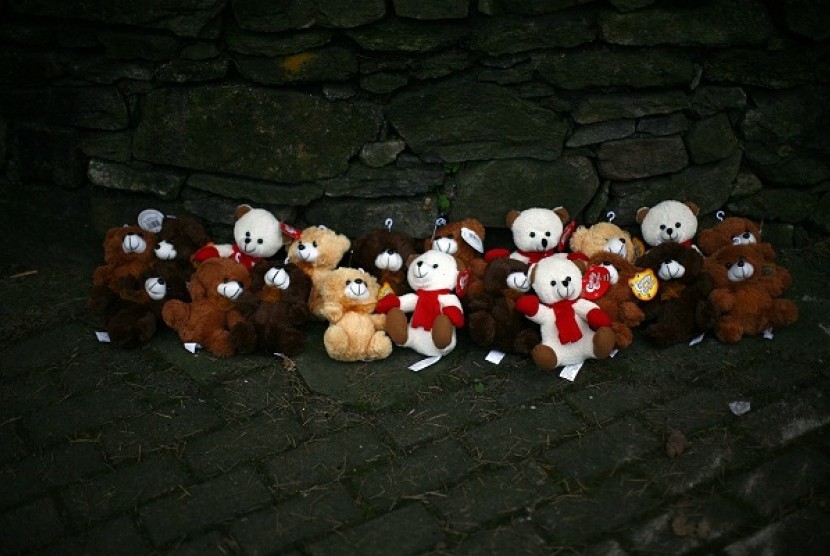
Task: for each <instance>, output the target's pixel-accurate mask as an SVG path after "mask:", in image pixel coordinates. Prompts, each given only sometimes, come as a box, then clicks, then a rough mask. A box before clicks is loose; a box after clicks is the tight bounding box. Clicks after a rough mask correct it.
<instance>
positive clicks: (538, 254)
mask: <svg viewBox="0 0 830 556" xmlns="http://www.w3.org/2000/svg"><path fill="white" fill-rule="evenodd" d="M517 252H518V253H519V255H523V256H525V257H527V258H528V259H529V260H528V261H527V262H528V264H533V263H538V262H539V261H541V260H542V259H546V258H548V257H550V256H551V255H553V254H554V253H556V250H555V249H548V250H547V251H523V250H521V249H517Z"/></svg>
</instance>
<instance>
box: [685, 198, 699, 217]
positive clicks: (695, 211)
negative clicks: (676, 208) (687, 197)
mask: <svg viewBox="0 0 830 556" xmlns="http://www.w3.org/2000/svg"><path fill="white" fill-rule="evenodd" d="M683 204H684V205H686V206H687V207H689V210H690V211H692V214H694V215H695V216H697V214H698V213H699V212H700V207H699V206H697V205H696V204H695V203H693V202H692V201H686V202H685V203H683Z"/></svg>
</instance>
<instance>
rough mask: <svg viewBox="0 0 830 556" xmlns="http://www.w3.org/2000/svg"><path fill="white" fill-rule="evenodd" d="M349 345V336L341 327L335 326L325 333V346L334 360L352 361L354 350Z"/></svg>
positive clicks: (327, 329)
mask: <svg viewBox="0 0 830 556" xmlns="http://www.w3.org/2000/svg"><path fill="white" fill-rule="evenodd" d="M349 344H350V342H349V335H348V334H346V331H345V330H344V329H343V327H342V326H340V325H337V324H333V325H331V326H329V327H328V328H326V331H325V332H324V333H323V346H325V348H326V353H328V354H329V357H331V358H332V359H335V360H337V361H350V360H351V359H352V357H351V355H352V353H351V352H352V351H353V350H352V348H351V345H349Z"/></svg>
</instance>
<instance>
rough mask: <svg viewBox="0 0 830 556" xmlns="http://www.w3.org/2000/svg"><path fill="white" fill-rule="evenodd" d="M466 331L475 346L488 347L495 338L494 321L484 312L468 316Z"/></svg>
mask: <svg viewBox="0 0 830 556" xmlns="http://www.w3.org/2000/svg"><path fill="white" fill-rule="evenodd" d="M467 330H469V332H470V337H471V338H472V339H473V341H474V342H475V343H476V344H478V345H480V346H481V347H489V346H491V345H492V344H493V340H494V339H495V338H496V321H495V320H493V317H491V316H490V315H488V314H487V313H486V312H484V311H476V312H475V313H473V314H472V315H470V324H469V325H468V326H467ZM537 343H538V342H537ZM534 345H535V344H534Z"/></svg>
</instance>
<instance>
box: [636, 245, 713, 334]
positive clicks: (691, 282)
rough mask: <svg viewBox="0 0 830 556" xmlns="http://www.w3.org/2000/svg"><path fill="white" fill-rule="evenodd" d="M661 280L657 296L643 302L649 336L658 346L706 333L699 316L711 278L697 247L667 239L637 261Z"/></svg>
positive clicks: (709, 288)
mask: <svg viewBox="0 0 830 556" xmlns="http://www.w3.org/2000/svg"><path fill="white" fill-rule="evenodd" d="M637 266H639V267H641V268H649V269H651V270H652V271H653V272H654V274H655V275H656V276H657V279H658V280H659V284H660V285H659V289H658V291H657V295H656V296H655V297H654V299H652V300H650V301H645V302H643V304H642V308H643V313H645V316H646V318H645V321H644V322H645V323H648V325H647V326H646V330H645V331H646V335H647V336H648V338H649V339H650V340H651V341H652V342H653V343H654V344H655V345H657V346H660V347H665V346H670V345H672V344H677V343H680V342H688V341H689V340H691V339H692V338H694V337H695V336H698V335H700V334H701V333H703V332H704V331H705V330H704V326H703V325H702V324H701V323H700V322H699V319H698V316H699V314H700V311H701V307H702V306H703V304H704V303H705V302H706V298H707V296H708V295H709V292H711V291H712V278H711V277H710V276H709V275H708V274H706V273H705V272H703V255H701V254H700V252H699V251H697V249H694V248H692V247H685V246H683V245H681V244H679V243H673V242H667V243H661V244H659V245H657V246H656V247H652V248H651V249H649V250H648V252H646V254H645V255H643V256H642V257H640V258H639V259H638V260H637Z"/></svg>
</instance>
